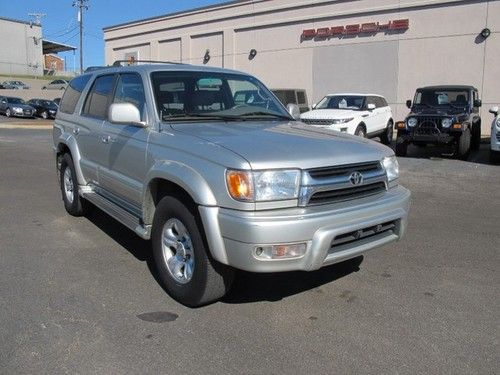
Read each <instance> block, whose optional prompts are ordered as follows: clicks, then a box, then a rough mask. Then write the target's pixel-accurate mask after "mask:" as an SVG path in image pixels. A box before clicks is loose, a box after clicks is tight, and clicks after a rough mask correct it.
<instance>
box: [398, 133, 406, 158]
mask: <svg viewBox="0 0 500 375" xmlns="http://www.w3.org/2000/svg"><path fill="white" fill-rule="evenodd" d="M407 154H408V141H406V140H404V139H402V138H399V137H398V138H397V139H396V156H402V157H405V156H406V155H407Z"/></svg>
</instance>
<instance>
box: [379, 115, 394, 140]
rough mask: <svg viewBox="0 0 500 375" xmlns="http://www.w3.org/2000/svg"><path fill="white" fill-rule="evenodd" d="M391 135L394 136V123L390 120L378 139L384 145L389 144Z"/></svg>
mask: <svg viewBox="0 0 500 375" xmlns="http://www.w3.org/2000/svg"><path fill="white" fill-rule="evenodd" d="M393 136H394V124H393V123H392V121H389V122H388V123H387V127H386V129H385V130H384V132H383V133H382V135H381V136H380V140H381V141H382V143H383V144H384V145H390V144H391V142H392V138H393Z"/></svg>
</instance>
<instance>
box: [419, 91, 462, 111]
mask: <svg viewBox="0 0 500 375" xmlns="http://www.w3.org/2000/svg"><path fill="white" fill-rule="evenodd" d="M468 102H469V91H468V90H465V89H443V90H440V89H423V90H419V91H417V92H416V94H415V100H414V101H413V104H414V105H423V106H427V107H431V108H432V107H450V106H451V107H458V108H462V107H465V106H467V103H468Z"/></svg>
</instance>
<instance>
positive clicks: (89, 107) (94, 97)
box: [83, 74, 115, 119]
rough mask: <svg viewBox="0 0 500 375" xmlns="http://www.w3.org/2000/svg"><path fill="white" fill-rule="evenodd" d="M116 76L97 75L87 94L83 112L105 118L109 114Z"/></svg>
mask: <svg viewBox="0 0 500 375" xmlns="http://www.w3.org/2000/svg"><path fill="white" fill-rule="evenodd" d="M114 80H115V76H114V75H113V74H109V75H105V76H100V77H97V78H96V80H95V81H94V84H93V85H92V88H91V90H90V92H89V94H88V95H87V99H86V100H85V105H84V106H83V114H84V115H87V116H91V117H96V118H102V119H105V118H106V117H107V114H108V103H109V98H110V96H111V92H112V91H113V83H114Z"/></svg>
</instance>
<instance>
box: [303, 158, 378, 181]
mask: <svg viewBox="0 0 500 375" xmlns="http://www.w3.org/2000/svg"><path fill="white" fill-rule="evenodd" d="M378 169H380V163H379V162H378V161H376V162H369V163H362V164H347V165H340V166H335V167H326V168H315V169H310V170H309V171H308V173H309V176H311V177H312V178H316V179H322V178H331V177H337V176H342V175H350V174H351V173H352V172H361V173H365V172H374V171H377V170H378Z"/></svg>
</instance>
